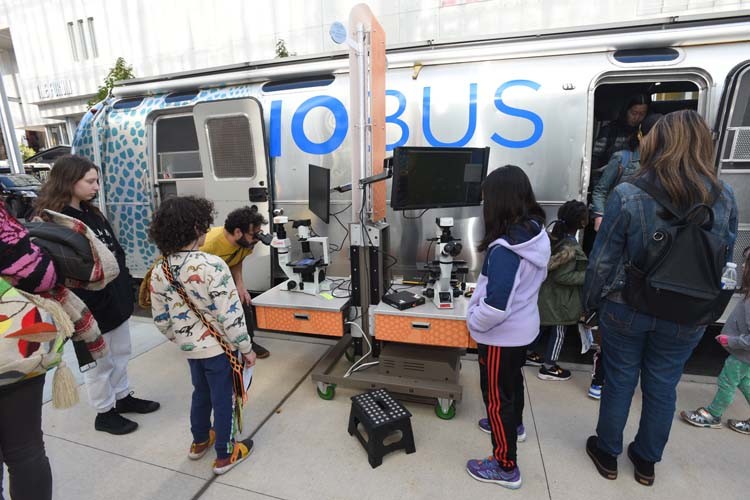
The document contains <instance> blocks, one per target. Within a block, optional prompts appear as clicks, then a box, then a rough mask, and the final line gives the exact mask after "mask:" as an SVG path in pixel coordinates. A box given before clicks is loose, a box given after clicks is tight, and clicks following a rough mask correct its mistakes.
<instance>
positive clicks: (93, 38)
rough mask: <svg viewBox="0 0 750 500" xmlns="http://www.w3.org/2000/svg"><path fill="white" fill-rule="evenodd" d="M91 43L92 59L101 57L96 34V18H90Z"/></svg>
mask: <svg viewBox="0 0 750 500" xmlns="http://www.w3.org/2000/svg"><path fill="white" fill-rule="evenodd" d="M87 21H88V25H89V41H90V42H91V57H99V48H98V47H97V46H96V33H95V32H94V18H93V17H89V18H88V20H87Z"/></svg>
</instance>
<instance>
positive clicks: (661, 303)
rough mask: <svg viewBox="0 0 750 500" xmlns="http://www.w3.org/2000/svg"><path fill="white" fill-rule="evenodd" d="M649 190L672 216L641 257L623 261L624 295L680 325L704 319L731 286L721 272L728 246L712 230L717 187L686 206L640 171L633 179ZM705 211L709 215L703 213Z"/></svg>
mask: <svg viewBox="0 0 750 500" xmlns="http://www.w3.org/2000/svg"><path fill="white" fill-rule="evenodd" d="M632 184H634V185H635V186H637V187H639V188H641V189H642V190H643V191H645V192H646V193H648V194H649V195H650V196H651V197H652V198H653V199H654V200H656V202H657V203H659V205H661V206H662V207H663V208H664V209H665V210H666V211H667V212H668V214H671V215H672V217H673V219H672V220H670V224H669V226H667V227H665V228H658V229H656V230H655V231H654V233H653V234H652V235H651V237H650V238H649V240H648V242H647V243H646V249H645V254H644V255H643V256H642V258H641V259H640V262H633V261H630V262H628V263H627V264H626V265H625V271H626V275H627V280H626V284H625V288H624V290H623V296H624V298H625V301H626V302H627V303H628V304H629V305H630V306H631V307H633V308H634V309H637V310H638V311H641V312H643V313H645V314H648V315H650V316H654V317H656V318H659V319H664V320H668V321H674V322H675V323H680V324H684V325H707V324H710V323H713V322H714V321H716V320H717V319H718V318H719V317H720V316H721V314H722V313H723V312H724V308H726V306H727V304H728V303H729V300H730V299H731V297H732V294H733V293H734V290H722V288H721V274H722V270H723V268H724V265H725V264H726V261H727V253H728V246H727V244H726V243H725V242H724V240H723V239H722V238H721V237H719V236H717V235H715V234H713V233H711V228H712V227H713V224H714V211H713V208H711V205H713V204H714V202H715V201H716V200H717V199H718V197H719V195H720V192H719V191H718V190H717V189H716V188H714V189H713V190H712V191H711V202H710V205H709V204H705V203H699V204H697V205H695V206H693V207H691V208H690V209H689V210H688V211H687V212H685V213H681V212H680V211H679V210H677V209H676V208H675V206H674V205H673V204H672V202H671V201H670V200H669V197H668V196H667V195H666V193H665V192H664V191H662V190H661V189H659V188H657V187H656V186H654V185H653V184H651V183H649V182H648V181H647V180H646V179H644V178H643V177H640V178H638V179H636V180H635V181H633V182H632ZM699 211H705V213H707V214H708V217H707V218H706V217H705V216H701V214H700V213H699Z"/></svg>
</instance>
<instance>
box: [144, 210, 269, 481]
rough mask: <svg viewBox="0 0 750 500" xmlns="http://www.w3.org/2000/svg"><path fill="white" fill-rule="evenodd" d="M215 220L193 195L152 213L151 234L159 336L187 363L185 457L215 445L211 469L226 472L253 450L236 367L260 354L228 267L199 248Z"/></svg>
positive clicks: (154, 309) (199, 454)
mask: <svg viewBox="0 0 750 500" xmlns="http://www.w3.org/2000/svg"><path fill="white" fill-rule="evenodd" d="M212 222H213V204H212V203H211V202H210V201H208V200H205V199H202V198H194V197H191V196H186V197H173V198H169V199H167V200H166V201H164V203H162V204H161V206H160V207H159V209H158V210H157V212H156V214H154V218H153V221H152V222H151V226H150V227H149V236H150V238H151V240H152V241H153V242H154V243H156V246H157V247H159V250H161V252H162V255H163V258H162V260H161V261H159V262H157V264H156V265H155V266H154V269H153V271H152V273H151V281H150V290H151V312H152V315H153V318H154V323H155V324H156V326H157V327H158V328H159V330H160V331H161V332H162V333H163V334H164V335H165V336H166V337H167V338H168V339H169V340H170V341H172V342H174V343H175V344H177V345H178V346H179V348H180V350H181V351H182V352H183V353H185V356H186V357H187V358H188V365H189V366H190V376H191V378H192V382H193V396H192V402H191V405H190V430H191V432H192V434H193V443H192V444H191V445H190V451H189V453H188V457H189V458H190V459H192V460H198V459H199V458H201V457H203V456H204V455H205V454H206V452H207V451H208V449H209V448H210V447H211V445H214V447H215V449H216V461H215V462H214V464H213V471H214V473H215V474H224V473H225V472H227V471H229V470H230V469H232V468H233V467H234V466H236V465H237V464H238V463H240V462H241V461H243V460H244V459H245V458H247V456H248V455H249V454H250V451H251V450H252V447H253V441H252V440H251V439H245V440H243V441H235V437H234V436H235V434H236V432H237V430H238V429H239V428H241V414H240V413H239V411H238V410H239V409H240V408H241V406H242V404H243V401H242V399H243V398H242V396H240V395H239V394H238V392H237V388H236V384H235V379H234V375H233V368H235V367H236V366H238V363H240V362H241V360H244V363H245V366H252V365H254V364H255V358H256V356H255V353H254V352H253V350H252V347H253V346H252V341H251V339H250V336H249V335H248V334H247V331H246V329H245V318H244V315H243V312H242V307H241V303H240V298H239V294H238V292H237V288H236V287H235V285H234V280H233V279H232V275H231V273H230V271H229V267H228V266H227V264H226V263H225V262H224V261H223V260H222V259H221V258H219V257H217V256H215V255H211V254H208V253H205V252H201V251H200V250H199V247H200V246H201V245H202V244H203V242H204V240H205V237H206V232H207V231H208V230H209V228H210V227H211V223H212ZM233 351H239V352H240V353H241V358H240V359H237V356H236V354H235V353H234V352H233ZM212 410H213V416H214V418H213V428H212V427H211V411H212Z"/></svg>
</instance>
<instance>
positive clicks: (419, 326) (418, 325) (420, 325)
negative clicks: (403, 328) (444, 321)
mask: <svg viewBox="0 0 750 500" xmlns="http://www.w3.org/2000/svg"><path fill="white" fill-rule="evenodd" d="M411 327H412V328H414V329H416V330H429V329H430V324H429V323H423V322H420V321H412V322H411Z"/></svg>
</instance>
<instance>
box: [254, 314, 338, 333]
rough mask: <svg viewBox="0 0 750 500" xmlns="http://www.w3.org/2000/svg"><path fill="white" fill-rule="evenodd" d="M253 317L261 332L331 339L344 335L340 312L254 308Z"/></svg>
mask: <svg viewBox="0 0 750 500" xmlns="http://www.w3.org/2000/svg"><path fill="white" fill-rule="evenodd" d="M255 315H256V319H257V321H258V328H259V329H261V330H278V331H282V332H295V333H312V334H314V335H329V336H331V337H341V336H343V335H344V319H343V316H342V314H341V312H340V311H337V312H327V311H313V310H309V309H287V308H282V307H256V308H255Z"/></svg>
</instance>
